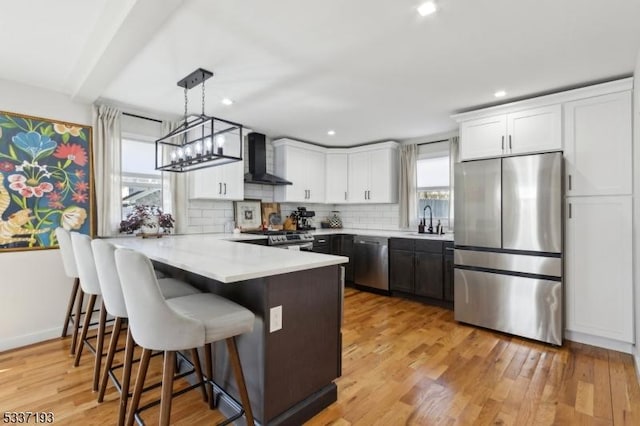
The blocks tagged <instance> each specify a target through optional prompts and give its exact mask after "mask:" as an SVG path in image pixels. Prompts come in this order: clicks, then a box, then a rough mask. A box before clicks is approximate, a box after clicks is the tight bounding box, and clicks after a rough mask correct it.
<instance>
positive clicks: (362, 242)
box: [355, 240, 380, 245]
mask: <svg viewBox="0 0 640 426" xmlns="http://www.w3.org/2000/svg"><path fill="white" fill-rule="evenodd" d="M355 243H356V244H375V245H380V241H365V240H358V241H356V242H355Z"/></svg>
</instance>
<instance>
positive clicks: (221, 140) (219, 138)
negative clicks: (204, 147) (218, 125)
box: [216, 135, 224, 148]
mask: <svg viewBox="0 0 640 426" xmlns="http://www.w3.org/2000/svg"><path fill="white" fill-rule="evenodd" d="M216 146H217V147H218V148H222V147H223V146H224V136H223V135H218V136H216Z"/></svg>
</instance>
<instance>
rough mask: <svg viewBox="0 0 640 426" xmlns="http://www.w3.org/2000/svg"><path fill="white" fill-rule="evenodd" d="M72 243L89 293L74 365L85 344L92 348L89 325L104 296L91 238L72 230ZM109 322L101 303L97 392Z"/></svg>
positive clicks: (82, 284) (81, 277) (95, 386)
mask: <svg viewBox="0 0 640 426" xmlns="http://www.w3.org/2000/svg"><path fill="white" fill-rule="evenodd" d="M71 244H72V246H73V254H74V256H75V259H76V265H77V267H78V273H79V275H80V286H81V287H82V291H83V292H84V293H85V294H87V295H89V302H88V304H87V314H86V315H85V316H84V323H83V325H82V333H81V334H80V341H79V342H78V348H77V350H76V357H75V360H74V362H73V366H74V367H77V366H78V365H80V358H81V357H82V351H83V350H84V347H85V345H88V346H89V348H90V349H92V348H91V345H90V344H89V342H88V340H87V333H88V331H89V326H90V325H91V312H92V311H93V307H94V306H95V304H96V300H97V298H98V296H102V291H101V289H100V283H99V281H98V273H97V272H96V264H95V261H94V259H93V252H92V250H91V238H90V237H89V236H88V235H84V234H80V233H78V232H71ZM106 322H107V311H106V309H105V307H104V303H102V302H101V303H100V319H99V320H98V335H97V339H96V346H95V351H94V354H95V362H94V366H93V385H92V387H91V389H92V390H93V391H94V392H95V391H98V382H99V378H100V369H101V368H100V366H101V363H102V349H103V345H104V329H105V324H106Z"/></svg>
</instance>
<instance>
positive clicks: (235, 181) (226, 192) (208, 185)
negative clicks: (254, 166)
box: [187, 161, 244, 200]
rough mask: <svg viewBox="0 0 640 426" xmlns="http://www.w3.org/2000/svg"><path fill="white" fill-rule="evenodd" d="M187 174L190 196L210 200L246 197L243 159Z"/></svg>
mask: <svg viewBox="0 0 640 426" xmlns="http://www.w3.org/2000/svg"><path fill="white" fill-rule="evenodd" d="M187 175H188V177H189V198H192V199H208V200H242V199H243V198H244V163H243V162H242V161H235V162H233V163H229V164H225V165H222V166H216V167H209V168H206V169H200V170H194V171H192V172H189V173H188V174H187Z"/></svg>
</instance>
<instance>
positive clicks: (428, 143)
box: [417, 139, 449, 146]
mask: <svg viewBox="0 0 640 426" xmlns="http://www.w3.org/2000/svg"><path fill="white" fill-rule="evenodd" d="M438 142H449V139H442V140H439V141H431V142H422V143H419V144H417V145H418V146H422V145H430V144H432V143H438Z"/></svg>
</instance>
